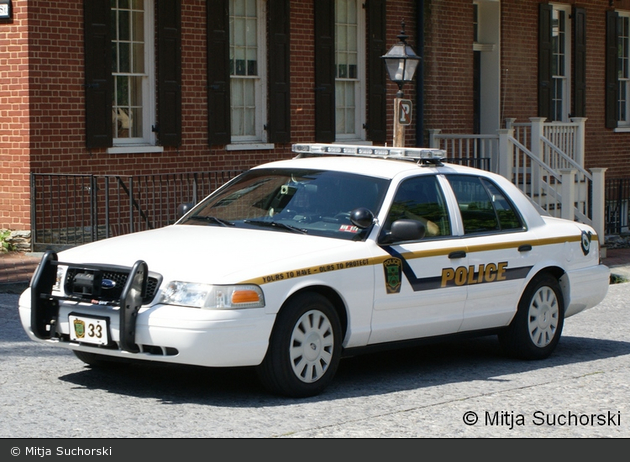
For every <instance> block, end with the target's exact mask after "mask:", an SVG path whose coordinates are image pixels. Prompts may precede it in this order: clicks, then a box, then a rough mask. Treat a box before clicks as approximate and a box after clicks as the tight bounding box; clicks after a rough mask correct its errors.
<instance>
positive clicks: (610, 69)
mask: <svg viewBox="0 0 630 462" xmlns="http://www.w3.org/2000/svg"><path fill="white" fill-rule="evenodd" d="M618 20H619V15H618V14H617V12H615V11H607V12H606V128H617V119H618V117H617V104H618V101H619V83H618V81H617V79H618V72H619V60H618V56H617V40H618V33H617V21H618Z"/></svg>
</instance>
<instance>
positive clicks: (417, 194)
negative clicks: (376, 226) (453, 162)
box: [385, 175, 451, 237]
mask: <svg viewBox="0 0 630 462" xmlns="http://www.w3.org/2000/svg"><path fill="white" fill-rule="evenodd" d="M402 218H406V219H412V220H418V221H420V222H422V224H424V227H425V229H426V233H425V236H426V237H435V236H450V235H451V225H450V220H449V217H448V211H447V208H446V201H445V199H444V195H443V194H442V190H441V188H440V186H439V184H438V182H437V179H436V177H435V176H432V175H423V176H419V177H415V178H411V179H408V180H405V181H404V182H403V183H401V185H400V186H399V188H398V191H397V192H396V196H395V197H394V201H393V202H392V207H391V209H390V210H389V214H388V215H387V221H386V223H385V228H386V229H389V228H390V227H391V225H392V223H393V222H394V221H396V220H400V219H402Z"/></svg>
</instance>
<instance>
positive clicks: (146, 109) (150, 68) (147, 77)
mask: <svg viewBox="0 0 630 462" xmlns="http://www.w3.org/2000/svg"><path fill="white" fill-rule="evenodd" d="M143 4H144V75H143V77H142V136H141V137H136V138H116V137H115V136H114V139H113V147H112V148H109V149H108V152H109V153H130V152H148V151H162V150H163V148H162V147H161V146H156V143H157V137H156V134H155V132H154V131H153V126H154V125H155V115H156V107H155V106H156V101H155V90H156V84H155V79H156V75H155V51H154V50H155V41H154V35H155V19H154V15H155V11H154V1H153V0H143ZM112 75H113V77H114V80H115V79H116V76H117V75H124V74H117V73H115V72H114V73H112ZM147 148H149V149H147Z"/></svg>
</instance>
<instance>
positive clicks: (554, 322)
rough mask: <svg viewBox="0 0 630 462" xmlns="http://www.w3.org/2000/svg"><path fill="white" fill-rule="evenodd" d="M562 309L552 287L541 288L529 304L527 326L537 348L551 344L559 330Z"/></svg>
mask: <svg viewBox="0 0 630 462" xmlns="http://www.w3.org/2000/svg"><path fill="white" fill-rule="evenodd" d="M559 317H560V307H559V304H558V297H556V293H555V292H554V291H553V289H552V288H551V287H541V288H540V289H538V291H537V292H536V293H535V294H534V297H533V298H532V301H531V303H530V304H529V312H528V321H527V326H528V330H529V336H530V338H531V339H532V342H533V343H534V345H536V346H537V347H540V348H543V347H546V346H547V345H549V344H550V343H551V341H552V340H553V339H554V337H555V336H556V332H557V330H558V322H559Z"/></svg>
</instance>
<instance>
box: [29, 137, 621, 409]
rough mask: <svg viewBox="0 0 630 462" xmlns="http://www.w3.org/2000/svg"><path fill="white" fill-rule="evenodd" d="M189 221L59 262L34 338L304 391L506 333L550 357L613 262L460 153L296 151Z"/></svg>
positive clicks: (38, 307)
mask: <svg viewBox="0 0 630 462" xmlns="http://www.w3.org/2000/svg"><path fill="white" fill-rule="evenodd" d="M294 151H295V152H296V153H298V155H297V157H296V158H294V159H291V160H286V161H278V162H273V163H269V164H266V165H262V166H259V167H256V168H254V169H252V170H250V171H248V172H246V173H244V174H242V175H241V176H239V177H237V178H236V179H234V180H232V181H231V182H229V183H228V184H226V185H225V186H223V187H222V188H220V189H218V190H217V191H216V192H214V193H213V194H211V195H210V196H209V197H207V198H206V199H205V200H203V201H202V202H201V203H199V204H198V205H197V206H195V207H194V208H193V209H192V210H191V211H189V212H188V213H187V214H186V215H185V216H184V217H182V218H181V219H180V220H179V221H178V222H177V223H176V224H175V225H172V226H167V227H165V228H162V229H157V230H151V231H146V232H139V233H135V234H129V235H124V236H120V237H116V238H111V239H106V240H102V241H98V242H94V243H91V244H87V245H83V246H79V247H75V248H73V249H70V250H66V251H64V252H60V253H59V254H58V255H57V254H55V253H53V252H47V253H46V254H45V255H44V257H43V258H42V261H41V263H40V265H39V267H38V269H37V270H36V272H35V274H34V276H33V280H32V283H31V287H30V288H29V289H28V290H27V291H25V292H24V293H23V295H22V296H21V297H20V303H19V311H20V317H21V321H22V324H23V326H24V329H25V330H26V332H27V333H28V334H29V336H30V337H31V338H32V339H33V340H37V341H40V342H44V343H46V344H49V345H56V346H59V347H65V348H70V349H72V350H73V351H74V352H75V354H76V355H77V356H78V357H79V358H80V359H81V360H83V361H85V362H87V363H89V364H93V365H96V364H99V363H103V362H106V361H108V360H110V359H112V358H116V357H118V358H137V359H143V360H150V361H162V362H169V363H180V364H191V365H201V366H210V367H215V366H216V367H227V366H256V367H257V370H258V372H259V376H260V378H261V381H262V383H263V384H264V385H265V386H266V387H268V388H269V389H270V390H271V391H273V392H277V393H280V394H284V395H288V396H296V397H302V396H310V395H314V394H317V393H319V392H321V391H322V390H323V389H324V388H325V387H326V386H327V385H328V384H329V383H330V382H331V380H332V379H333V376H334V374H335V371H336V370H337V368H338V366H339V361H340V358H341V357H342V356H344V355H348V354H356V353H358V352H361V351H366V350H367V351H369V350H370V349H372V348H378V347H385V346H387V347H390V346H400V345H407V344H410V343H414V342H413V341H415V340H418V341H420V340H423V339H427V338H430V337H431V338H437V337H439V336H444V337H446V336H450V335H459V334H470V333H474V334H484V335H487V334H490V333H493V334H494V333H496V334H498V338H499V340H500V343H501V345H502V346H503V347H504V348H505V350H506V351H507V352H508V353H509V354H511V355H514V356H517V357H521V358H528V359H538V358H545V357H547V356H549V354H551V352H552V351H553V350H554V348H555V347H556V345H557V343H558V340H559V338H560V334H561V331H562V326H563V323H564V319H565V318H567V317H569V316H572V315H574V314H576V313H578V312H580V311H582V310H585V309H587V308H590V307H593V306H595V305H597V304H598V303H599V302H600V301H601V300H602V299H603V298H604V296H605V294H606V291H607V288H608V283H609V270H608V268H607V267H605V266H603V265H601V264H600V250H599V244H598V239H597V236H596V235H595V232H594V230H593V229H592V228H591V227H589V226H587V225H584V224H580V223H577V222H572V221H567V220H562V219H557V218H552V217H549V216H544V215H541V213H539V211H538V210H537V208H536V207H535V206H534V205H533V204H532V203H531V202H530V200H529V199H528V198H527V197H526V196H525V195H523V194H522V193H521V192H520V191H519V190H518V189H517V188H516V187H515V186H514V185H512V184H511V183H510V182H509V181H508V180H506V179H505V178H503V177H501V176H498V175H494V174H491V173H488V172H485V171H482V170H477V169H473V168H467V167H462V166H456V165H450V164H442V162H441V161H440V155H443V152H442V151H433V150H425V149H395V148H380V147H360V146H338V145H318V144H304V145H294Z"/></svg>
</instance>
